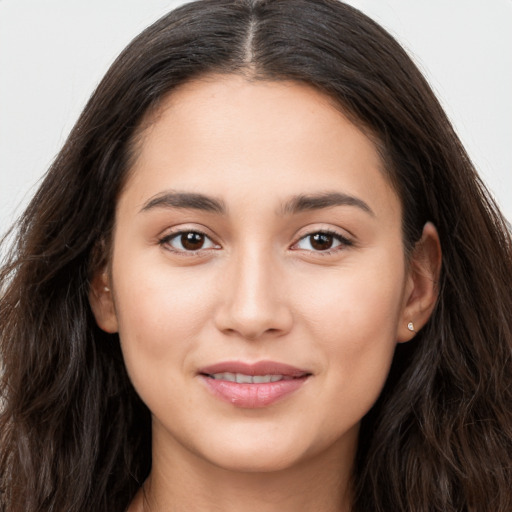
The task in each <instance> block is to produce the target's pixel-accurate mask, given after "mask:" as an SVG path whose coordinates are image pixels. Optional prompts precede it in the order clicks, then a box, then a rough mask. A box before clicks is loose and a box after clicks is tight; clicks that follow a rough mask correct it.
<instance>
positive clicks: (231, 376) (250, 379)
mask: <svg viewBox="0 0 512 512" xmlns="http://www.w3.org/2000/svg"><path fill="white" fill-rule="evenodd" d="M208 377H211V378H212V379H215V380H226V381H228V382H238V383H239V384H265V383H268V382H278V381H280V380H291V379H293V378H294V377H290V376H288V375H279V374H278V375H270V374H269V375H245V374H243V373H229V372H224V373H214V374H213V375H208Z"/></svg>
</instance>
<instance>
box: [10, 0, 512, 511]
mask: <svg viewBox="0 0 512 512" xmlns="http://www.w3.org/2000/svg"><path fill="white" fill-rule="evenodd" d="M441 253H442V256H441ZM441 259H442V263H441ZM511 264H512V248H511V237H510V232H509V231H508V228H507V226H506V223H505V221H504V219H503V217H502V216H501V215H500V213H499V212H498V210H497V208H496V207H495V205H494V204H493V202H492V200H491V199H490V198H489V196H488V195H487V192H486V191H485V188H484V187H483V185H482V184H481V183H480V181H479V179H478V177H477V175H476V173H475V171H474V169H473V167H472V165H471V163H470V162H469V159H468V158H467V155H466V153H465V152H464V149H463V148H462V146H461V144H460V142H459V140H458V139H457V137H456V135H455V134H454V132H453V130H452V128H451V126H450V124H449V122H448V120H447V118H446V116H445V114H444V113H443V111H442V109H441V107H440V106H439V104H438V102H437V100H436V99H435V97H434V96H433V94H432V92H431V91H430V89H429V87H428V85H427V84H426V82H425V80H424V79H423V78H422V76H421V74H420V73H419V71H418V70H417V69H416V68H415V67H414V65H413V64H412V63H411V61H410V59H409V58H408V57H407V56H406V54H405V53H404V51H403V50H402V49H401V48H400V47H399V45H398V44H397V43H396V42H395V41H394V40H393V39H392V38H391V37H390V36H389V35H388V34H387V33H386V32H384V31H383V29H381V28H380V27H378V26H377V25H376V24H375V23H373V22H372V21H371V20H369V19H368V18H366V17H365V16H364V15H362V14H361V13H360V12H358V11H357V10H355V9H353V8H351V7H348V6H346V5H344V4H342V3H339V2H337V1H333V0H323V1H313V0H272V1H249V0H247V1H227V0H215V1H200V2H197V3H192V4H189V5H187V6H184V7H181V8H179V9H177V10H176V11H174V12H172V13H171V14H169V15H168V16H166V17H164V18H162V19H161V20H160V21H158V22H157V23H155V24H154V25H153V26H152V27H150V28H149V29H147V30H146V31H145V32H143V33H142V34H141V35H140V36H139V37H138V38H137V39H136V40H135V41H134V42H133V43H132V44H131V45H130V46H129V47H128V48H127V49H126V50H125V51H124V52H123V53H122V54H121V56H120V57H119V58H118V59H117V61H116V62H115V63H114V65H113V66H112V68H111V69H110V71H109V72H108V73H107V75H106V77H105V78H104V80H103V81H102V83H101V84H100V86H99V87H98V90H97V91H96V92H95V94H94V95H93V97H92V98H91V100H90V102H89V103H88V105H87V106H86V108H85V110H84V113H83V114H82V116H81V118H80V119H79V121H78V123H77V125H76V126H75V128H74V130H73V131H72V133H71V135H70V137H69V139H68V141H67V143H66V145H65V146H64V148H63V150H62V151H61V153H60V155H59V156H58V158H57V160H56V161H55V163H54V164H53V166H52V168H51V169H50V171H49V173H48V175H47V177H46V179H45V180H44V182H43V183H42V185H41V188H40V189H39V191H38V193H37V194H36V196H35V198H34V199H33V201H32V203H31V204H30V206H29V207H28V209H27V211H26V212H25V214H24V215H23V217H22V219H21V220H20V223H19V226H18V238H17V243H16V246H15V247H14V248H13V250H12V252H11V256H10V259H9V261H8V262H7V264H6V265H5V266H4V267H3V270H2V283H3V284H2V286H3V288H2V299H1V300H2V316H1V320H0V322H1V336H2V338H1V347H2V359H3V364H4V374H3V379H4V384H3V386H2V390H3V402H4V407H3V411H2V417H1V423H0V425H1V427H0V429H1V439H2V452H1V462H0V468H1V470H0V474H1V482H2V498H1V499H2V502H1V503H2V507H3V510H9V511H21V510H23V511H25V512H26V511H36V510H54V511H64V510H66V511H68V510H76V511H82V510H83V511H86V510H87V511H90V510H98V511H99V510H105V511H106V510H109V511H112V510H119V511H122V510H129V511H130V512H133V511H135V512H136V511H143V510H145V511H147V510H153V511H160V510H244V511H245V510H256V509H257V510H267V511H270V510H277V509H279V510H315V511H328V510H329V511H333V510H336V511H346V510H353V511H355V510H357V511H365V512H367V511H371V510H375V511H390V510H393V511H397V510H403V511H406V510H407V511H426V510H429V511H432V510H439V511H441V510H443V511H448V510H453V511H461V510H468V511H470V510H471V511H485V510H488V511H491V510H492V511H507V510H510V509H511V507H512V493H511V491H510V488H509V487H510V480H511V476H512V475H511V466H510V460H511V458H512V428H511V425H512V411H511V406H510V404H511V403H512V401H511V390H512V385H511V384H512V375H511V373H512V370H511V364H510V362H511V348H512V333H511V327H512V319H511V315H510V311H511V306H512V286H511V273H510V269H511Z"/></svg>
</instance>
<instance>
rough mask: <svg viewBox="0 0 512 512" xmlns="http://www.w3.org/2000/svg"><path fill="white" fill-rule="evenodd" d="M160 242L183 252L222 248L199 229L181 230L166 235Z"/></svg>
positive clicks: (175, 250)
mask: <svg viewBox="0 0 512 512" xmlns="http://www.w3.org/2000/svg"><path fill="white" fill-rule="evenodd" d="M160 243H161V244H162V245H166V246H168V247H170V248H171V249H172V250H173V251H174V252H183V253H185V252H194V251H200V250H202V249H218V248H220V247H219V246H218V245H216V244H215V243H214V242H213V241H212V240H211V238H210V237H208V236H206V235H205V234H204V233H201V232H199V231H180V232H179V233H174V234H172V235H169V236H167V237H165V238H164V239H162V240H161V241H160Z"/></svg>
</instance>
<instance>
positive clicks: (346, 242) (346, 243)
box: [158, 229, 354, 256]
mask: <svg viewBox="0 0 512 512" xmlns="http://www.w3.org/2000/svg"><path fill="white" fill-rule="evenodd" d="M187 234H194V235H200V236H202V237H204V238H205V239H207V240H209V241H210V242H211V243H212V244H214V245H216V244H215V242H213V240H212V239H211V238H210V237H209V236H208V235H207V234H206V233H204V232H203V231H201V230H198V229H186V230H181V231H176V232H174V233H170V234H168V235H166V236H164V237H163V238H161V239H160V240H159V241H158V243H159V244H160V245H161V246H165V247H166V249H167V250H169V251H171V252H174V253H176V254H179V255H183V256H195V255H197V254H198V253H199V252H203V251H210V250H212V249H213V250H216V249H217V248H218V247H219V246H218V245H217V246H216V247H208V248H206V249H203V248H201V249H197V250H184V249H175V248H174V247H172V246H171V245H170V243H171V242H172V241H173V240H175V239H177V238H178V237H181V236H183V235H187ZM314 235H327V236H332V237H333V238H334V239H335V240H337V241H338V242H339V243H340V245H338V246H336V247H334V248H330V249H326V250H323V251H322V250H317V251H315V250H308V249H296V250H303V251H307V252H312V253H314V254H315V255H316V254H318V255H320V256H329V255H331V254H333V253H336V252H339V251H340V250H343V249H344V248H345V247H351V246H353V245H354V242H353V241H352V240H350V239H348V238H346V237H345V236H343V235H341V234H340V233H338V232H336V231H334V230H330V229H320V230H318V231H312V232H310V233H307V234H306V235H304V236H302V237H301V238H299V240H298V241H297V242H295V243H294V244H293V245H292V247H291V248H292V249H293V248H294V247H295V246H297V245H298V244H299V243H300V242H301V241H303V240H305V239H307V238H308V237H312V236H314Z"/></svg>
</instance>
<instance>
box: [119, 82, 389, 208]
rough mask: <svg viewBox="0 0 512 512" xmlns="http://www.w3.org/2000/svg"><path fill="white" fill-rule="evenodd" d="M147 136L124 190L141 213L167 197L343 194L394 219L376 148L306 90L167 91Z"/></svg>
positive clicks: (212, 85)
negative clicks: (169, 192)
mask: <svg viewBox="0 0 512 512" xmlns="http://www.w3.org/2000/svg"><path fill="white" fill-rule="evenodd" d="M143 126H144V128H143V130H142V131H141V136H140V137H139V144H138V148H137V157H136V160H135V163H134V165H133V168H132V172H131V177H130V179H129V182H128V184H127V185H128V187H127V188H131V190H132V192H133V191H135V195H138V199H136V200H138V202H139V203H142V202H143V201H144V200H147V198H148V197H151V195H155V194H158V193H160V192H162V190H163V189H164V188H172V189H186V190H189V189H193V190H194V191H200V192H205V193H208V194H210V195H211V194H214V195H222V196H223V198H225V199H227V200H228V201H229V198H230V194H234V195H235V196H238V198H240V194H241V193H243V194H247V195H251V194H255V193H257V192H258V191H259V192H260V193H263V191H265V192H266V193H267V194H269V193H275V194H276V199H277V195H279V194H280V195H281V196H282V195H286V194H301V193H304V192H305V191H307V192H321V191H322V189H329V190H330V189H339V188H340V187H341V188H342V189H346V190H342V191H343V192H350V193H352V194H354V195H364V196H366V197H368V198H369V199H370V200H371V201H372V202H373V203H374V205H375V207H376V208H377V209H378V208H379V207H380V206H383V207H389V206H390V205H391V206H392V207H393V208H395V209H396V208H398V209H399V203H398V199H397V197H396V194H395V193H394V191H393V190H392V187H391V186H390V185H389V182H388V179H387V176H386V172H385V171H384V169H383V164H382V161H381V158H380V156H379V153H378V151H377V149H376V147H375V145H374V144H373V142H372V141H371V140H370V139H369V138H368V137H367V136H366V135H365V134H364V133H363V132H362V131H361V130H360V129H359V128H357V127H356V126H355V125H354V124H353V123H351V122H350V121H349V120H348V119H347V118H346V117H345V116H344V115H343V114H342V112H341V111H340V109H339V108H337V107H336V106H335V105H334V103H333V101H332V100H331V98H329V97H328V96H327V95H324V94H322V93H320V92H319V91H317V90H316V89H314V88H313V87H310V86H307V85H303V84H299V83H296V82H287V81H283V82H272V81H249V80H247V79H245V78H243V77H241V76H233V75H228V76H223V75H220V76H219V75H212V76H206V77H203V78H201V79H199V80H195V81H192V82H189V83H186V84H185V85H183V86H181V87H180V88H178V89H177V90H175V91H173V92H172V93H171V94H170V95H168V96H167V97H166V98H165V99H164V100H163V101H162V102H161V104H160V106H159V108H158V109H157V110H156V111H155V112H153V113H151V114H150V115H148V118H147V119H146V120H145V122H144V124H143ZM130 185H131V187H130ZM306 189H307V190H306ZM313 189H314V190H313ZM132 195H133V194H132ZM143 196H144V197H143Z"/></svg>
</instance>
